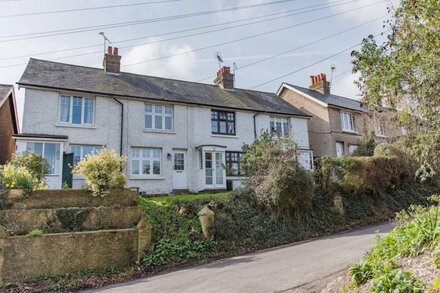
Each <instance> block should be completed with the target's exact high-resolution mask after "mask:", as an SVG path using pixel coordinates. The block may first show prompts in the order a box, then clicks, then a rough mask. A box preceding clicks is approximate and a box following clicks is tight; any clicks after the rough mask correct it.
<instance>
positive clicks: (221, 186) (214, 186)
mask: <svg viewBox="0 0 440 293" xmlns="http://www.w3.org/2000/svg"><path fill="white" fill-rule="evenodd" d="M207 153H210V154H212V167H213V168H212V170H213V171H212V184H207V183H206V154H207ZM216 154H221V155H222V162H221V165H222V166H221V169H222V171H221V172H222V177H223V183H222V184H217V182H216V179H217V178H216V172H217V166H216ZM225 160H226V157H225V150H218V149H214V150H204V151H203V186H204V187H205V188H206V189H226V168H225Z"/></svg>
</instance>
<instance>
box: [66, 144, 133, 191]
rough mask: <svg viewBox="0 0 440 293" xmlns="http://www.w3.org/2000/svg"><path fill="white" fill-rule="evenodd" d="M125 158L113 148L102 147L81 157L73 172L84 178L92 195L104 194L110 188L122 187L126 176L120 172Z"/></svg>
mask: <svg viewBox="0 0 440 293" xmlns="http://www.w3.org/2000/svg"><path fill="white" fill-rule="evenodd" d="M124 166H125V158H123V157H121V156H119V155H118V154H117V153H116V152H115V151H114V150H107V149H102V150H101V151H100V152H99V153H97V154H94V155H90V156H87V157H85V158H84V159H82V160H81V161H80V162H79V163H78V164H77V165H76V166H75V168H74V169H73V173H75V174H80V175H83V176H84V177H85V178H86V185H87V188H88V189H90V190H91V191H92V194H93V196H105V195H106V194H107V193H108V191H109V190H110V189H111V188H120V187H124V184H125V182H126V178H125V175H124V173H123V172H122V170H123V168H124Z"/></svg>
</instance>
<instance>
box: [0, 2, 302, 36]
mask: <svg viewBox="0 0 440 293" xmlns="http://www.w3.org/2000/svg"><path fill="white" fill-rule="evenodd" d="M292 1H296V0H278V1H273V2H266V3H260V4H252V5H243V6H237V7H229V8H223V9H215V10H208V11H202V12H193V13H187V14H178V15H172V16H165V17H158V18H148V19H143V20H136V21H128V22H119V23H111V24H101V25H94V26H83V27H76V28H70V29H61V30H52V31H45V32H37V33H25V34H17V35H5V36H0V39H8V40H7V41H18V40H24V39H34V38H42V37H48V36H56V35H60V34H63V35H66V34H74V33H80V32H87V31H94V30H103V29H110V28H115V27H124V26H132V25H138V24H145V23H153V22H161V21H168V20H176V19H184V18H190V17H196V16H204V15H211V14H216V13H223V12H228V11H236V10H243V9H251V8H256V7H262V6H268V5H274V4H280V3H285V2H292Z"/></svg>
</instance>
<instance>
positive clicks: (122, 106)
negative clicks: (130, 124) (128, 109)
mask: <svg viewBox="0 0 440 293" xmlns="http://www.w3.org/2000/svg"><path fill="white" fill-rule="evenodd" d="M113 100H115V101H116V102H117V103H118V104H119V105H121V144H120V146H119V155H121V156H122V146H123V143H122V139H123V137H124V104H123V103H122V102H121V101H119V100H118V99H116V98H115V97H113Z"/></svg>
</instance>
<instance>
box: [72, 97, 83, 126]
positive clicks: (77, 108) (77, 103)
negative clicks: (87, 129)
mask: <svg viewBox="0 0 440 293" xmlns="http://www.w3.org/2000/svg"><path fill="white" fill-rule="evenodd" d="M81 111H82V98H81V97H73V110H72V123H73V124H81V122H82V121H81V120H82V119H81Z"/></svg>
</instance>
